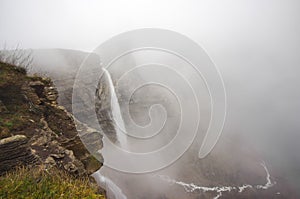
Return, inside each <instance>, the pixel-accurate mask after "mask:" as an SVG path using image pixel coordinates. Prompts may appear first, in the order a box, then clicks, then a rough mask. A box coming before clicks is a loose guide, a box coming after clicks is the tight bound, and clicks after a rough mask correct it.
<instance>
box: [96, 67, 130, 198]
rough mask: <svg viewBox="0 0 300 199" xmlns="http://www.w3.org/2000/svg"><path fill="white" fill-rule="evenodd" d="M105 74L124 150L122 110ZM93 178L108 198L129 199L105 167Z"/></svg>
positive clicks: (117, 130)
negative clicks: (109, 175)
mask: <svg viewBox="0 0 300 199" xmlns="http://www.w3.org/2000/svg"><path fill="white" fill-rule="evenodd" d="M102 69H103V71H104V74H105V75H106V77H107V80H108V87H109V92H110V98H111V99H110V105H111V113H112V117H113V120H114V126H115V131H116V137H117V140H118V142H119V144H120V147H121V148H122V149H127V138H126V135H125V133H124V132H125V124H124V120H123V118H122V115H121V109H120V105H119V101H118V98H117V95H116V91H115V87H114V85H113V81H112V78H111V76H110V74H109V72H108V71H107V70H106V69H105V68H102ZM92 177H94V179H95V180H96V181H97V184H98V185H99V186H100V187H102V188H103V189H105V191H106V196H107V198H109V199H127V197H126V196H125V195H124V194H123V192H122V190H121V189H120V188H119V187H118V186H117V185H116V184H115V183H114V182H113V181H112V180H111V179H110V178H109V177H108V175H107V172H105V166H103V167H101V168H100V169H99V170H98V171H96V172H95V173H93V174H92Z"/></svg>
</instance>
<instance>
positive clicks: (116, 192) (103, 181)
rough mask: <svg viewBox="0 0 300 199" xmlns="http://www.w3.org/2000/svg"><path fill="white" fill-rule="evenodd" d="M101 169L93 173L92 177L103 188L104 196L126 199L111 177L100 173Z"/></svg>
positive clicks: (113, 198)
mask: <svg viewBox="0 0 300 199" xmlns="http://www.w3.org/2000/svg"><path fill="white" fill-rule="evenodd" d="M101 170H102V169H100V170H98V171H96V172H95V173H93V174H92V177H93V178H94V179H95V180H96V181H97V184H98V185H100V187H102V188H103V189H105V191H106V197H107V198H109V199H127V197H126V196H125V195H124V194H123V192H122V190H121V189H120V188H119V187H118V186H117V185H116V184H115V183H114V182H113V181H112V180H111V179H109V178H108V177H105V176H104V175H102V174H101Z"/></svg>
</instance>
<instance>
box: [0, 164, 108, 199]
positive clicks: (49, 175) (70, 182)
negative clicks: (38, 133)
mask: <svg viewBox="0 0 300 199" xmlns="http://www.w3.org/2000/svg"><path fill="white" fill-rule="evenodd" d="M0 198H1V199H2V198H3V199H4V198H5V199H6V198H9V199H10V198H11V199H15V198H44V199H47V198H61V199H63V198H72V199H73V198H74V199H75V198H87V199H104V196H103V195H100V194H97V187H96V186H95V185H94V184H91V183H90V182H89V179H88V178H80V179H78V178H75V177H74V176H70V175H69V174H68V173H66V172H63V171H61V170H58V169H54V168H53V169H51V170H45V169H43V168H37V167H36V168H31V169H28V168H19V169H17V170H16V171H14V172H10V173H7V174H6V175H5V176H2V177H0Z"/></svg>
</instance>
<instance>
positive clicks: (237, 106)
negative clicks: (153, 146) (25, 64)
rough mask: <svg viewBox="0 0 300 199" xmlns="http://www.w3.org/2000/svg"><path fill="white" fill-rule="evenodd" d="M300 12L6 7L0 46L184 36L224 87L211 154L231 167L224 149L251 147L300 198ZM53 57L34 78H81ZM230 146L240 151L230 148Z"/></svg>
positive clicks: (225, 6) (126, 5)
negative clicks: (141, 31)
mask: <svg viewBox="0 0 300 199" xmlns="http://www.w3.org/2000/svg"><path fill="white" fill-rule="evenodd" d="M299 9H300V2H299V1H296V0H288V1H280V0H263V1H259V0H255V1H238V0H226V1H217V0H214V1H197V0H190V1H179V0H175V1H138V0H134V1H129V2H128V1H121V0H118V1H117V0H112V1H104V0H102V1H96V0H95V1H89V2H84V1H79V0H77V1H67V0H66V1H43V2H41V1H37V0H29V1H17V0H11V1H8V0H2V1H1V2H0V27H1V31H0V45H1V44H2V45H3V46H4V45H6V46H7V48H14V47H15V46H16V45H17V44H20V45H21V46H22V48H25V49H27V48H30V49H52V48H55V49H57V48H61V49H73V50H78V51H84V52H92V51H93V50H94V49H95V48H96V47H97V46H98V45H99V44H101V43H102V42H104V41H106V40H107V39H109V38H111V37H112V36H114V35H116V34H119V33H122V32H125V31H129V30H132V29H138V28H145V27H150V28H152V27H153V28H163V29H169V30H172V31H176V32H179V33H181V34H183V35H186V36H188V37H189V38H191V39H192V40H194V41H195V42H197V43H199V44H200V45H201V46H202V47H203V48H204V49H205V50H206V52H207V54H208V55H209V56H210V58H211V59H212V60H213V62H214V63H215V64H216V66H217V67H218V69H219V70H220V73H221V75H222V78H223V81H224V84H225V88H226V95H227V116H226V121H225V126H224V129H223V132H222V135H221V138H220V140H219V142H218V144H217V147H216V149H214V150H213V151H212V154H217V155H216V156H217V157H220V156H222V157H223V158H225V159H226V157H227V156H226V155H225V154H223V153H220V151H222V149H224V148H226V149H227V150H226V152H224V153H226V154H227V155H228V157H229V156H230V153H232V151H231V149H232V150H241V151H242V150H244V149H245V148H247V149H249V148H251V150H253V151H255V153H257V154H259V155H258V156H259V157H260V158H261V159H263V160H264V161H265V162H266V165H269V167H270V168H272V170H273V171H276V172H277V173H278V175H280V176H282V177H283V178H285V180H287V183H288V184H289V185H291V186H292V187H293V189H294V190H300V180H299V179H300V178H299V177H300V167H299V165H300V155H299V151H300V145H299V144H298V142H299V140H300V122H299V116H298V114H299V112H300V92H299V89H298V85H300V82H299V78H298V77H299V73H300V68H299V64H300V56H299V52H300V37H299V35H300V12H299ZM55 53H57V54H58V55H53V57H51V58H49V57H48V55H47V56H45V57H43V55H36V57H37V58H36V61H35V66H36V67H37V68H38V69H36V71H37V72H39V71H41V70H44V71H45V73H52V72H55V71H59V73H60V75H61V74H67V73H68V71H69V70H70V69H69V68H68V66H71V65H72V66H73V65H76V67H77V68H76V67H75V68H76V69H75V71H76V70H77V69H78V67H79V66H80V62H81V61H83V58H81V59H79V60H78V61H76V64H74V63H68V61H67V60H69V59H68V58H66V57H64V56H65V55H64V56H63V55H61V54H60V52H59V50H58V51H57V52H55ZM58 56H62V58H61V59H59V58H57V57H58ZM77 57H78V56H77ZM42 66H51V67H49V68H46V67H44V69H43V67H42ZM56 66H57V68H56ZM62 66H63V67H62ZM62 68H68V69H67V70H65V71H64V70H63V69H62ZM199 139H200V138H199ZM228 140H230V142H229V144H226V143H227V141H228ZM232 142H237V143H235V144H236V146H234V147H232V146H228V145H231V143H232ZM224 143H225V144H224ZM239 143H240V144H239ZM245 143H246V144H245ZM197 147H198V145H197V146H195V148H197ZM223 147H224V148H223ZM231 147H232V148H231ZM191 150H193V149H191ZM220 154H221V155H220ZM231 155H232V154H231ZM187 159H189V158H187ZM258 159H259V158H258ZM227 161H230V160H227ZM225 162H226V161H225ZM185 163H186V162H185V161H184V163H178V165H179V166H178V165H177V166H178V167H176V169H175V168H172V169H170V170H169V171H168V172H169V173H172V175H173V176H176V177H182V176H181V175H179V174H177V173H178V172H179V171H178V168H182V167H181V166H182V165H185ZM174 167H175V166H174ZM253 170H255V169H253ZM258 173H260V172H258ZM262 175H264V174H262ZM182 178H183V177H182ZM189 180H190V179H189ZM193 180H196V179H193ZM120 184H122V183H120ZM132 186H134V185H132ZM136 186H137V185H136ZM162 187H163V188H162ZM162 187H161V188H160V189H162V190H164V189H165V188H166V187H165V186H162ZM166 189H167V188H166ZM130 191H131V190H130ZM130 191H128V192H130ZM178 194H179V193H178ZM180 194H181V193H180ZM298 194H300V193H298Z"/></svg>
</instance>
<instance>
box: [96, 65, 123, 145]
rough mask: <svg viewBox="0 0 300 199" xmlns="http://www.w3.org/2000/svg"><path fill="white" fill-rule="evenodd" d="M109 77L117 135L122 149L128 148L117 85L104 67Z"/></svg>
mask: <svg viewBox="0 0 300 199" xmlns="http://www.w3.org/2000/svg"><path fill="white" fill-rule="evenodd" d="M102 69H103V71H104V73H105V74H106V76H107V79H108V85H109V92H110V98H111V112H112V116H113V119H114V122H115V128H116V136H117V140H118V141H119V143H120V146H121V148H122V149H127V148H128V147H127V137H126V135H125V133H124V132H125V124H124V120H123V117H122V115H121V109H120V104H119V101H118V98H117V95H116V91H115V87H114V84H113V81H112V79H111V76H110V74H109V72H108V71H107V70H106V69H105V68H102Z"/></svg>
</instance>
